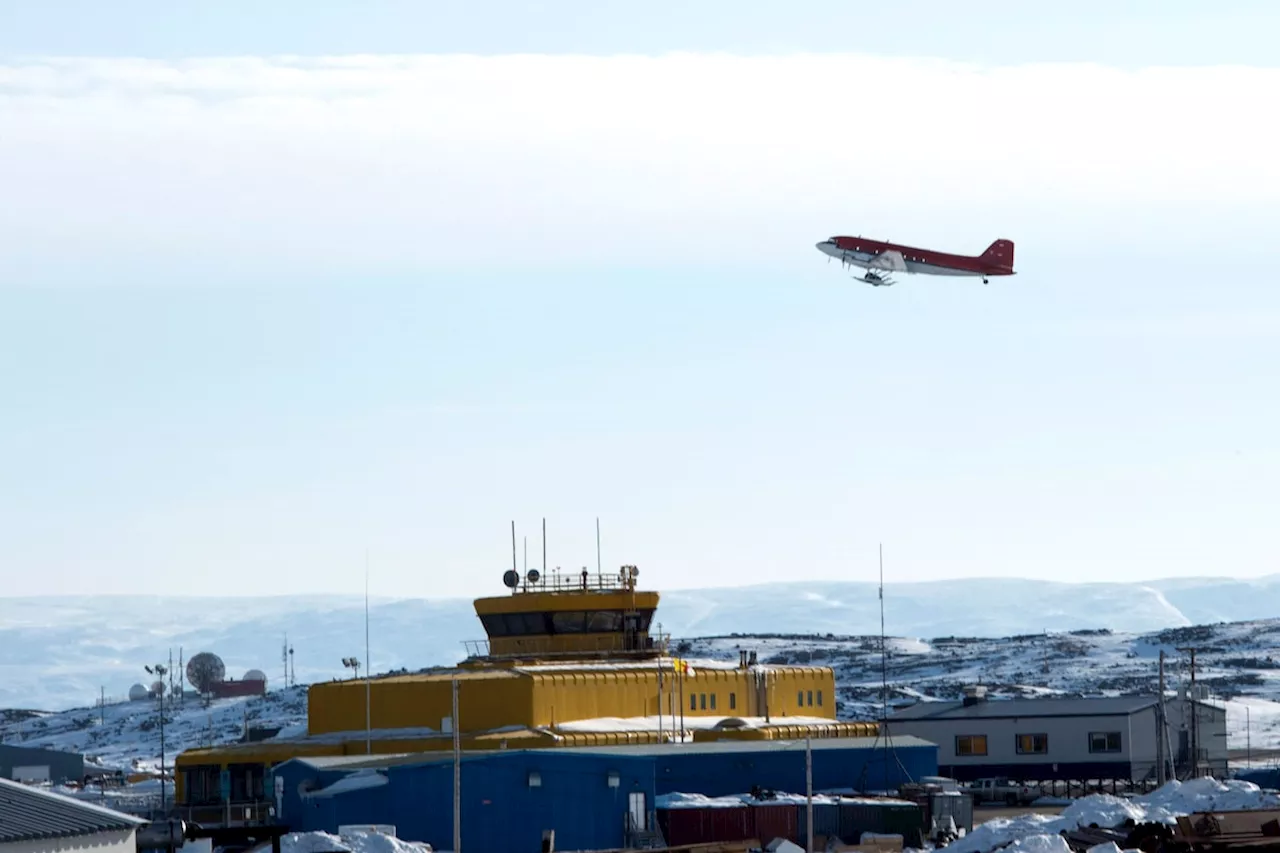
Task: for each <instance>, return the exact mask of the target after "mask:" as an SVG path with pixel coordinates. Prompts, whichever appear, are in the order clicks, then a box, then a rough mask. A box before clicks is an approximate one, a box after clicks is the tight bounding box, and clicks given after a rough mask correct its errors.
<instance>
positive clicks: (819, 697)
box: [818, 690, 822, 708]
mask: <svg viewBox="0 0 1280 853" xmlns="http://www.w3.org/2000/svg"><path fill="white" fill-rule="evenodd" d="M818 707H819V708H821V707H822V691H821V690H819V691H818Z"/></svg>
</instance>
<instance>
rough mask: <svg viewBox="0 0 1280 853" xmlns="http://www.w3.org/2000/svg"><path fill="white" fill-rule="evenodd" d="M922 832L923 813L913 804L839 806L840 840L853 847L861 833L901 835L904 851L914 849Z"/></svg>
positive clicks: (855, 804) (866, 803) (847, 803)
mask: <svg viewBox="0 0 1280 853" xmlns="http://www.w3.org/2000/svg"><path fill="white" fill-rule="evenodd" d="M923 829H924V810H923V809H922V808H920V806H918V805H916V804H915V803H885V804H877V803H870V802H852V803H851V802H844V803H841V804H840V838H842V839H843V840H844V842H845V843H846V844H857V843H859V841H860V840H861V839H862V833H864V832H874V833H876V834H878V835H901V836H902V839H903V843H904V844H905V845H906V846H908V847H914V846H918V844H919V836H920V832H921V830H923Z"/></svg>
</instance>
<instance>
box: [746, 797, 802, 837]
mask: <svg viewBox="0 0 1280 853" xmlns="http://www.w3.org/2000/svg"><path fill="white" fill-rule="evenodd" d="M804 810H805V806H804V805H803V804H802V805H794V804H787V805H768V806H752V807H751V816H752V818H753V819H754V821H755V826H754V829H755V832H753V833H752V834H751V835H750V836H748V837H749V838H758V839H760V842H761V843H762V844H768V843H769V842H770V841H772V840H773V839H775V838H785V839H787V840H788V841H796V842H798V841H799V840H800V812H802V811H804ZM814 822H815V823H816V822H817V820H816V818H815V820H814Z"/></svg>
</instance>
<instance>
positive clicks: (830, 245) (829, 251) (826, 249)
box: [817, 240, 840, 258]
mask: <svg viewBox="0 0 1280 853" xmlns="http://www.w3.org/2000/svg"><path fill="white" fill-rule="evenodd" d="M817 246H818V251H819V252H822V253H823V254H824V255H830V256H831V257H833V258H837V257H839V256H840V250H839V249H837V248H836V244H835V241H833V240H823V241H822V242H821V243H818V244H817Z"/></svg>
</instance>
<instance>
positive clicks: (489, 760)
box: [280, 750, 654, 850]
mask: <svg viewBox="0 0 1280 853" xmlns="http://www.w3.org/2000/svg"><path fill="white" fill-rule="evenodd" d="M292 764H294V767H289V766H287V765H282V767H281V768H280V770H282V771H284V772H283V773H282V774H281V775H283V776H285V777H286V778H287V779H288V781H287V782H286V786H287V787H286V790H285V797H286V805H285V818H286V821H287V822H289V823H290V824H291V825H296V826H298V828H301V829H306V830H323V831H327V832H335V831H336V830H337V828H338V826H340V825H342V824H351V823H387V824H391V825H393V826H395V827H396V834H397V836H398V837H400V838H402V839H405V840H408V841H424V842H426V843H428V844H430V845H432V846H433V847H435V848H436V849H438V850H448V849H451V848H452V846H453V763H452V762H451V761H443V762H433V763H424V764H416V765H415V764H404V765H396V766H393V767H390V768H388V769H387V771H386V773H387V777H388V784H387V785H386V786H384V787H378V788H367V789H362V790H355V791H348V792H345V793H341V794H337V795H335V796H333V797H325V798H312V799H311V800H310V802H309V803H308V802H307V801H305V800H303V801H302V802H301V808H300V810H299V809H298V808H297V807H296V806H294V807H291V805H290V803H292V802H295V801H296V795H293V796H292V797H291V795H290V788H292V789H294V790H296V787H297V784H298V782H299V781H300V779H299V777H302V778H318V777H319V776H320V775H321V771H316V770H315V769H311V770H310V775H309V776H308V775H307V774H306V773H305V772H304V770H303V769H304V768H306V765H304V764H302V763H301V762H296V763H292ZM295 767H296V768H300V769H298V770H295ZM531 770H537V771H538V773H539V774H540V776H541V779H542V785H541V786H540V787H537V788H531V787H529V783H528V780H529V772H530V771H531ZM610 771H616V772H617V773H618V774H619V786H618V787H617V788H610V787H609V786H608V784H607V779H608V773H609V772H610ZM323 772H324V775H325V776H327V777H329V778H328V779H327V780H326V781H327V783H328V784H331V783H332V781H336V779H335V778H334V776H335V775H336V778H343V777H344V776H346V775H349V774H350V772H351V771H339V772H337V773H336V774H335V773H334V772H333V771H323ZM631 791H643V792H644V793H645V799H646V803H647V805H648V808H649V809H650V810H651V809H652V808H653V800H654V794H653V787H652V762H651V761H650V760H648V759H643V758H626V757H617V756H589V755H572V754H556V755H553V754H549V753H546V752H542V751H539V750H533V751H528V752H523V751H522V752H510V753H503V754H498V755H491V756H484V757H480V756H473V757H468V758H464V760H463V764H462V830H463V835H462V839H463V844H464V845H465V846H466V847H467V848H468V849H476V850H522V849H524V850H537V849H539V847H540V845H541V841H542V831H543V830H544V829H554V830H555V832H556V847H557V848H565V849H575V848H576V849H610V848H618V847H621V846H623V840H624V839H623V826H624V820H625V817H624V816H625V814H626V813H627V810H628V794H629V793H630V792H631ZM299 814H300V815H301V817H300V818H295V815H299ZM295 820H296V821H297V823H296V824H295Z"/></svg>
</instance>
